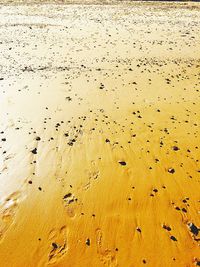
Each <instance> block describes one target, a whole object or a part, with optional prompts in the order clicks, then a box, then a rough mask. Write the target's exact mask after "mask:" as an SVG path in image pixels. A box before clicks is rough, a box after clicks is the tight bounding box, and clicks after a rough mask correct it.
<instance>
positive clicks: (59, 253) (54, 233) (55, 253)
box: [48, 225, 68, 264]
mask: <svg viewBox="0 0 200 267" xmlns="http://www.w3.org/2000/svg"><path fill="white" fill-rule="evenodd" d="M48 239H49V241H51V242H50V248H49V250H50V252H49V254H48V264H54V263H56V262H57V261H58V260H60V259H61V258H62V257H63V256H64V255H65V254H66V252H67V250H68V247H67V229H66V226H65V225H64V226H62V227H61V228H60V229H53V230H51V231H50V232H49V238H48Z"/></svg>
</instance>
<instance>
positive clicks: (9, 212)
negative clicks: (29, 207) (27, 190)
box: [0, 191, 21, 239]
mask: <svg viewBox="0 0 200 267" xmlns="http://www.w3.org/2000/svg"><path fill="white" fill-rule="evenodd" d="M20 197H21V194H20V192H19V191H16V192H14V193H12V194H10V195H9V196H8V197H7V198H6V199H5V200H3V201H2V204H1V205H0V239H2V238H3V236H4V235H5V233H6V231H7V230H8V228H9V227H10V225H11V224H12V223H13V220H14V217H15V214H16V212H17V209H18V203H19V199H20Z"/></svg>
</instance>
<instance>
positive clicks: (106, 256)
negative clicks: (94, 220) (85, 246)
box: [96, 228, 118, 267]
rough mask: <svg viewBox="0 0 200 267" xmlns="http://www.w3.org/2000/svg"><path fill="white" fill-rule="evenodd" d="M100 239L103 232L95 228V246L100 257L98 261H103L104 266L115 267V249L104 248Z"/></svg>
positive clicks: (116, 264)
mask: <svg viewBox="0 0 200 267" xmlns="http://www.w3.org/2000/svg"><path fill="white" fill-rule="evenodd" d="M102 240H103V233H102V231H101V229H99V228H98V229H97V230H96V246H97V254H98V256H99V258H100V261H101V262H103V264H104V265H105V266H108V267H117V266H118V263H117V259H116V256H115V251H114V250H111V249H108V248H104V247H103V245H102Z"/></svg>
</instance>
